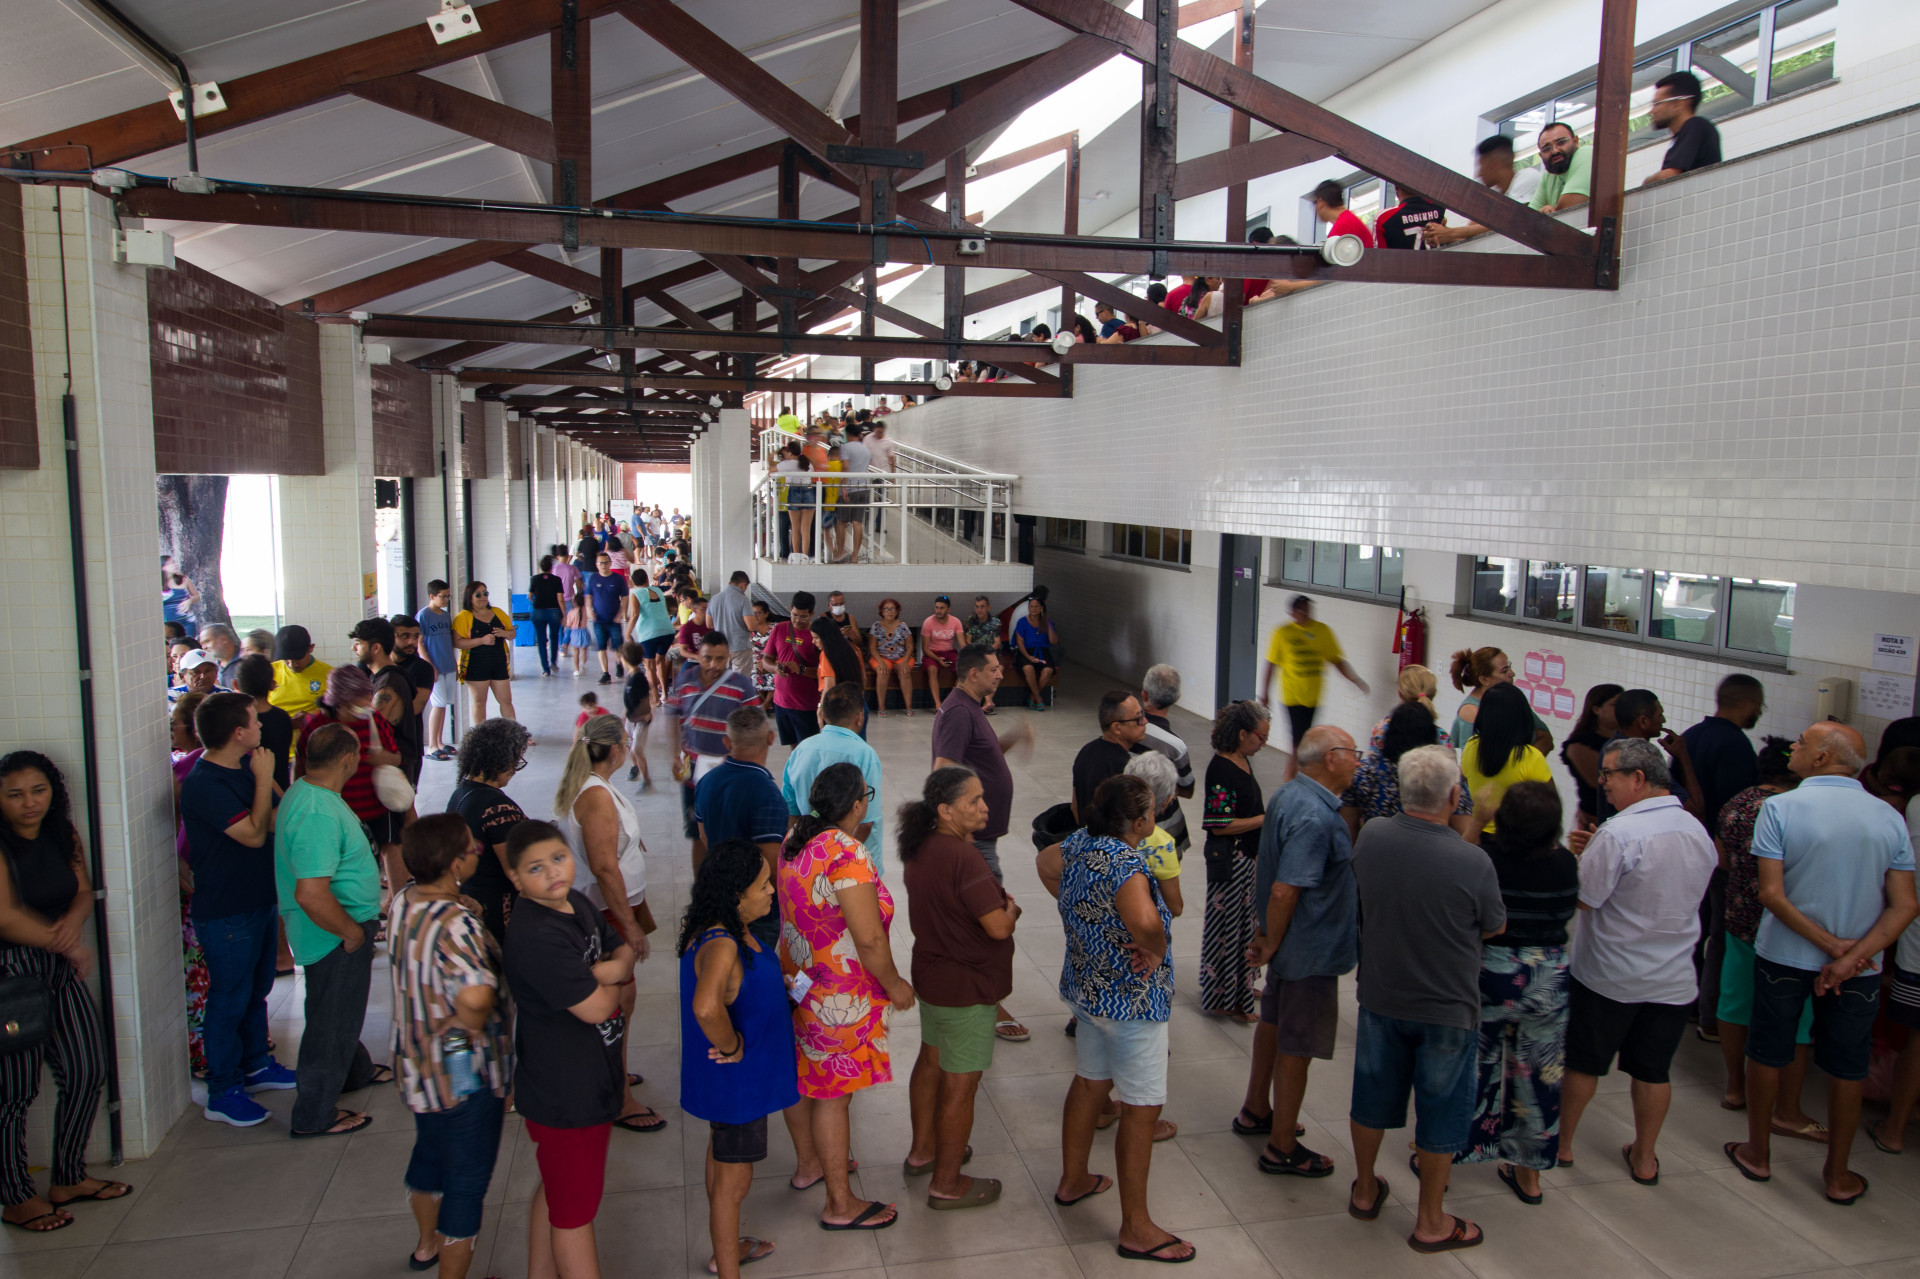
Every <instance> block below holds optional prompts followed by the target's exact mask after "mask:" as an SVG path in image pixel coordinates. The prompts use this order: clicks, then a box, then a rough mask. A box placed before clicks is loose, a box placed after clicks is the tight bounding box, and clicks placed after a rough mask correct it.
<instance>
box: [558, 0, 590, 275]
mask: <svg viewBox="0 0 1920 1279" xmlns="http://www.w3.org/2000/svg"><path fill="white" fill-rule="evenodd" d="M547 42H548V45H549V48H550V50H551V54H552V56H551V58H550V59H549V62H550V66H551V71H550V72H549V77H550V88H551V91H552V101H553V149H554V156H555V163H554V167H553V202H554V203H555V204H563V205H564V204H570V205H583V204H592V203H593V56H592V55H593V23H592V22H591V21H589V20H588V19H587V18H584V17H582V16H580V12H579V0H560V21H559V23H558V25H556V26H555V27H554V29H553V32H552V33H551V34H550V35H549V36H548V37H547ZM567 221H568V222H569V223H573V222H576V221H577V219H568V220H567ZM562 242H563V243H564V244H565V246H566V247H567V248H568V249H572V248H575V247H576V246H577V244H578V236H577V235H563V240H562Z"/></svg>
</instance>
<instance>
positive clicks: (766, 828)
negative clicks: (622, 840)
mask: <svg viewBox="0 0 1920 1279" xmlns="http://www.w3.org/2000/svg"><path fill="white" fill-rule="evenodd" d="M772 747H773V728H772V726H771V723H770V721H769V720H768V719H767V713H766V712H765V711H763V710H761V709H760V706H759V704H758V703H757V702H749V703H747V704H746V705H744V706H741V707H739V708H737V709H736V710H735V711H734V712H733V713H732V714H731V715H729V716H727V757H726V758H725V759H723V760H721V761H720V764H719V766H718V767H716V768H715V769H714V770H713V771H712V772H710V773H708V774H707V775H706V776H705V777H703V778H701V779H700V785H699V786H697V787H696V788H695V789H694V794H693V816H694V820H695V821H697V822H698V823H699V826H700V846H699V847H698V848H696V850H695V852H696V856H695V859H694V863H693V868H694V870H695V871H696V872H697V871H698V870H699V869H700V858H701V857H703V856H704V855H705V850H706V849H708V848H712V847H714V846H715V845H716V844H719V843H720V842H721V841H723V840H729V839H744V840H746V841H747V842H748V843H749V844H755V845H758V846H759V849H760V854H761V856H763V857H765V858H766V859H767V869H768V871H769V872H770V873H772V874H773V875H775V876H776V877H777V876H778V875H779V872H780V845H781V844H782V843H783V842H784V841H785V840H786V838H787V803H786V801H785V800H784V799H782V798H781V797H780V787H779V786H778V785H777V784H775V782H774V780H773V774H772V773H770V772H768V771H767V752H768V751H769V750H770V749H772ZM747 931H748V932H750V933H752V934H753V935H754V936H755V937H757V938H759V939H760V944H761V945H763V946H773V945H777V944H778V943H779V940H780V902H779V899H778V898H777V897H776V898H775V900H774V904H773V909H772V910H770V911H768V912H767V913H766V914H765V915H764V916H762V917H761V918H759V919H756V920H755V921H754V922H753V923H751V924H749V925H747Z"/></svg>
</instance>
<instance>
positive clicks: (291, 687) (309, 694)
mask: <svg viewBox="0 0 1920 1279" xmlns="http://www.w3.org/2000/svg"><path fill="white" fill-rule="evenodd" d="M331 674H333V667H331V666H329V665H327V664H326V663H325V662H323V661H321V660H320V659H319V658H317V657H315V656H314V655H313V636H311V635H309V634H307V628H306V627H304V626H282V627H281V628H280V633H279V634H278V635H275V636H274V637H273V691H272V692H271V693H268V694H267V701H268V702H269V703H271V704H272V705H274V706H278V707H279V708H280V709H281V710H283V711H285V712H286V713H287V714H289V715H291V716H293V717H294V718H295V719H298V718H300V716H302V715H305V714H306V713H307V712H308V711H310V710H312V709H313V708H314V707H315V706H318V705H319V704H320V695H321V694H322V693H324V692H326V691H327V676H329V675H331Z"/></svg>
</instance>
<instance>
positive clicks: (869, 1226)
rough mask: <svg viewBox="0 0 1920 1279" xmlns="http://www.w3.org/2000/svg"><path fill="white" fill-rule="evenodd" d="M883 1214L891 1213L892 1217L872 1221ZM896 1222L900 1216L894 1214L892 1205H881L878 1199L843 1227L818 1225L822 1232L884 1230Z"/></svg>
mask: <svg viewBox="0 0 1920 1279" xmlns="http://www.w3.org/2000/svg"><path fill="white" fill-rule="evenodd" d="M883 1212H893V1216H891V1217H888V1218H887V1219H886V1220H885V1221H879V1222H876V1221H874V1220H873V1218H875V1217H877V1216H879V1215H880V1214H881V1213H883ZM898 1220H900V1214H899V1213H897V1212H894V1210H893V1205H892V1204H883V1203H881V1202H880V1201H879V1200H878V1199H876V1200H874V1201H873V1202H872V1203H870V1204H868V1205H867V1207H866V1211H864V1212H862V1213H861V1214H860V1215H859V1216H858V1217H855V1218H854V1219H853V1220H852V1221H849V1222H846V1223H845V1224H843V1225H835V1224H834V1223H833V1222H831V1221H822V1222H821V1223H820V1229H822V1230H885V1229H886V1228H887V1227H888V1226H891V1225H892V1224H893V1223H894V1222H896V1221H898Z"/></svg>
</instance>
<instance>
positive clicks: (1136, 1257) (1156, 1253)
mask: <svg viewBox="0 0 1920 1279" xmlns="http://www.w3.org/2000/svg"><path fill="white" fill-rule="evenodd" d="M1169 1248H1192V1249H1193V1250H1192V1251H1191V1252H1189V1253H1188V1254H1187V1255H1186V1256H1184V1257H1163V1256H1161V1255H1160V1254H1161V1253H1163V1252H1165V1251H1166V1250H1167V1249H1169ZM1113 1249H1114V1251H1115V1252H1117V1253H1119V1254H1120V1255H1121V1256H1122V1257H1125V1258H1126V1259H1127V1260H1128V1261H1160V1262H1165V1263H1166V1264H1167V1265H1171V1266H1177V1265H1180V1264H1182V1263H1183V1262H1188V1261H1192V1260H1193V1259H1194V1258H1195V1257H1197V1256H1199V1255H1200V1250H1199V1249H1198V1248H1194V1247H1193V1245H1192V1244H1190V1243H1188V1242H1187V1241H1186V1240H1184V1239H1182V1238H1181V1237H1180V1236H1178V1235H1175V1236H1174V1237H1173V1238H1171V1239H1169V1240H1167V1241H1166V1242H1165V1243H1163V1244H1161V1245H1160V1246H1159V1247H1157V1248H1148V1249H1147V1250H1146V1251H1145V1252H1142V1251H1140V1250H1139V1249H1138V1248H1129V1247H1127V1245H1125V1244H1123V1243H1116V1244H1115V1245H1113Z"/></svg>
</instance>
